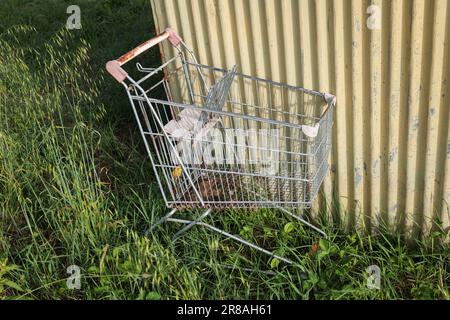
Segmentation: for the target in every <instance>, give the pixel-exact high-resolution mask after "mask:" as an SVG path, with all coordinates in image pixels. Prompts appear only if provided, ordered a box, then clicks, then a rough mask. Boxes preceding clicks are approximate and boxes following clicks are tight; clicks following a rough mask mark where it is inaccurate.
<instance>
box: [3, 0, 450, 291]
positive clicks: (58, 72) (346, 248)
mask: <svg viewBox="0 0 450 320" xmlns="http://www.w3.org/2000/svg"><path fill="white" fill-rule="evenodd" d="M147 2H148V1H144V0H143V1H135V2H123V1H106V0H105V1H100V2H97V4H96V5H92V6H91V7H89V6H85V7H83V8H82V14H84V15H88V16H89V17H91V18H94V17H99V18H98V19H99V20H100V21H98V22H92V21H91V20H87V21H88V22H87V23H91V27H90V28H95V26H97V25H98V26H97V28H99V29H89V27H84V28H85V29H86V28H87V29H88V31H83V32H85V33H82V34H81V35H80V33H76V32H70V31H67V30H65V29H64V28H61V27H62V26H58V25H57V24H56V27H55V28H54V30H53V32H50V33H49V34H46V35H45V36H43V35H42V33H41V32H40V31H39V30H36V29H34V28H33V26H24V25H19V24H16V23H14V22H15V21H10V24H11V26H8V27H4V28H3V29H0V30H1V31H2V33H1V35H0V62H1V63H0V102H1V105H0V299H1V298H30V299H42V298H45V299H53V298H56V299H64V298H67V299H86V298H93V299H94V298H95V299H119V298H123V299H173V298H189V299H199V298H206V299H212V298H219V299H223V298H266V299H271V298H273V299H298V298H303V299H342V298H344V299H357V298H360V299H368V298H378V299H383V298H387V299H395V298H431V299H449V298H450V296H449V289H448V288H449V283H450V272H449V271H450V270H449V247H448V243H443V242H441V241H437V239H441V238H442V237H445V236H446V235H445V233H444V231H442V232H436V233H434V234H433V235H432V236H431V238H429V239H428V240H427V241H426V243H425V242H418V243H416V246H414V247H408V246H407V245H406V244H405V242H404V241H403V240H402V239H401V237H400V236H397V235H389V234H387V233H384V232H381V233H379V234H378V235H377V236H370V235H361V234H356V233H355V234H343V233H341V232H340V231H339V229H338V228H336V226H333V225H332V224H331V223H329V222H328V221H326V220H324V221H323V222H322V224H323V226H322V227H323V228H325V229H327V231H328V233H329V234H330V235H331V236H330V239H329V240H323V239H322V240H320V239H319V238H318V236H317V234H315V233H314V232H311V231H310V230H307V229H304V228H303V227H302V226H301V225H299V224H297V223H295V222H293V221H292V220H291V219H289V218H287V217H285V216H283V215H282V214H281V213H280V212H276V211H272V210H260V211H258V212H257V213H255V212H253V213H251V212H244V211H232V210H230V211H228V212H226V213H221V214H219V215H218V216H217V217H216V218H215V219H214V221H213V222H214V223H215V224H217V225H222V226H224V227H225V228H227V229H229V230H231V231H232V232H233V233H236V234H240V235H241V236H242V237H244V238H247V239H249V240H251V241H255V242H258V243H260V244H262V245H264V246H265V247H268V248H274V249H276V250H277V253H279V254H282V255H285V256H287V257H289V258H290V259H292V260H294V261H295V264H294V265H293V266H286V265H283V264H277V263H275V262H276V261H275V262H274V261H273V260H270V259H268V258H267V257H266V256H264V255H261V254H259V253H257V252H255V251H252V250H249V249H247V248H244V247H241V246H239V245H237V244H236V243H233V242H230V241H226V240H224V239H223V238H221V237H220V236H218V235H214V234H211V233H208V232H207V231H205V230H202V229H197V228H194V229H193V230H192V231H190V232H189V233H188V234H186V235H185V236H183V237H182V238H181V239H180V240H179V241H178V242H176V243H172V242H171V241H170V236H171V235H172V234H173V232H174V231H176V230H177V228H179V227H180V226H174V225H165V226H162V227H161V228H158V229H157V230H156V231H155V232H154V233H152V234H150V235H149V236H148V237H145V236H143V233H144V230H145V229H146V228H147V226H148V225H150V224H151V223H152V222H154V221H156V219H158V217H160V216H161V215H162V214H164V213H165V210H166V209H165V208H164V205H163V202H162V199H161V197H160V195H159V190H158V189H157V186H156V184H155V183H154V178H153V177H152V172H151V166H150V163H149V161H148V160H147V159H146V156H145V152H144V150H143V148H142V144H141V143H140V140H139V135H138V134H137V132H136V131H135V129H134V128H135V126H134V122H133V119H132V118H131V112H128V111H129V108H128V104H127V101H126V99H125V97H123V99H122V98H120V96H117V95H116V93H115V92H119V93H122V94H124V93H123V92H122V91H121V89H122V88H121V87H119V86H117V84H115V83H114V82H113V81H112V80H110V79H109V78H105V77H104V73H103V72H100V71H99V70H100V68H103V64H104V62H105V61H107V60H109V59H110V58H112V57H114V56H115V55H114V54H116V52H115V51H114V50H115V49H112V51H113V52H112V51H110V50H105V48H104V46H106V45H104V46H102V45H99V43H98V42H102V41H103V40H104V39H105V37H106V36H107V35H106V36H105V34H102V33H101V32H97V31H99V30H100V29H101V30H102V31H103V29H102V28H105V27H104V26H105V25H107V26H111V27H112V26H115V25H120V28H124V26H122V25H121V24H120V23H118V21H117V20H118V19H125V18H124V17H123V16H120V15H119V16H118V15H117V14H116V11H114V10H109V11H108V8H114V6H118V7H121V6H122V7H123V8H128V9H129V10H128V11H127V10H125V11H127V12H131V13H130V14H136V15H137V16H139V17H141V16H148V15H149V14H150V13H149V11H147V13H145V11H144V12H141V11H142V10H143V8H145V9H146V10H149V8H148V7H147V5H146V3H147ZM5 3H6V4H5ZM5 3H4V4H3V5H4V6H8V5H9V6H14V5H17V4H18V3H19V2H18V1H15V0H11V1H6V2H5ZM37 3H38V4H39V5H40V6H41V7H40V8H38V10H40V11H38V12H40V14H45V10H46V8H47V10H48V8H49V6H50V5H52V4H55V3H54V2H52V1H37ZM58 3H59V5H60V6H61V7H64V5H65V3H64V2H62V4H61V2H58ZM33 8H34V7H33ZM88 8H90V9H88ZM105 8H106V9H105ZM116 8H117V7H116ZM123 8H122V9H123ZM30 10H31V9H30ZM33 10H34V9H33ZM0 11H1V10H0ZM48 14H49V16H48V19H51V16H50V14H51V13H48ZM0 15H1V14H0ZM17 19H18V20H20V19H21V18H20V17H18V18H17ZM129 19H130V20H131V19H133V17H129ZM135 20H136V21H137V20H138V19H135ZM3 21H5V20H3ZM89 21H91V22H89ZM19 22H23V21H19ZM63 22H64V20H63ZM35 24H36V25H37V26H38V27H42V25H45V22H43V21H40V20H39V19H38V21H36V23H35ZM141 24H142V25H144V24H145V25H146V26H148V21H147V22H145V23H144V22H141ZM14 25H15V26H14ZM85 26H86V25H85ZM135 30H141V31H142V33H143V34H146V35H147V36H148V33H147V31H145V28H143V27H142V28H141V29H139V28H137V29H136V28H135ZM110 32H112V31H110ZM114 32H117V30H115V31H114ZM130 37H137V36H136V35H130ZM86 39H87V40H86ZM127 41H130V42H132V41H131V40H130V39H128V40H127ZM136 43H138V41H136V42H135V43H134V44H136ZM30 44H32V45H30ZM115 45H116V46H118V45H117V43H115ZM127 45H128V44H126V43H125V44H123V48H118V49H117V51H119V49H121V51H123V50H126V49H128V48H129V46H128V47H127ZM118 47H120V46H118ZM117 53H120V52H117ZM152 63H153V64H157V63H158V61H157V60H156V59H155V60H154V61H152ZM116 97H117V98H116ZM127 114H129V117H128V118H127V116H126V115H127ZM263 226H264V227H263ZM373 264H376V265H378V266H379V267H380V268H381V290H374V289H369V288H368V287H367V278H368V274H367V271H366V269H367V267H368V266H369V265H373ZM70 265H78V266H79V267H80V269H81V273H82V279H81V289H80V290H71V289H68V287H67V285H66V278H67V277H68V276H69V275H68V274H67V273H66V270H67V267H68V266H70ZM242 268H251V269H255V271H250V272H249V271H243V270H242ZM258 270H259V271H258ZM266 270H269V271H271V273H265V272H260V271H266Z"/></svg>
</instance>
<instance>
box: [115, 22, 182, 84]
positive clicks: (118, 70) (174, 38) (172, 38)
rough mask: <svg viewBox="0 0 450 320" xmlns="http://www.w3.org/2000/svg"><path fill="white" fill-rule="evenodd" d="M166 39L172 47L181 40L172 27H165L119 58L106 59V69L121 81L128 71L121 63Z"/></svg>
mask: <svg viewBox="0 0 450 320" xmlns="http://www.w3.org/2000/svg"><path fill="white" fill-rule="evenodd" d="M166 39H168V40H169V42H170V43H171V44H172V45H173V46H174V47H176V46H178V45H179V44H180V43H181V42H182V40H181V38H180V36H179V35H178V34H177V33H176V32H175V31H174V30H173V29H172V28H166V29H165V30H164V32H163V33H161V34H159V35H157V36H156V37H154V38H152V39H150V40H147V41H145V42H144V43H142V44H140V45H138V46H137V47H136V48H134V49H132V50H130V51H128V52H127V53H125V54H124V55H122V56H121V57H120V58H118V59H116V60H111V61H108V62H107V63H106V70H107V71H108V72H109V73H110V74H111V75H112V76H113V77H114V79H116V80H117V81H118V82H120V83H122V82H123V81H124V80H125V79H126V78H127V76H128V73H127V72H126V71H125V70H124V69H123V68H122V65H124V64H125V63H127V62H128V61H130V60H132V59H134V58H135V57H137V56H138V55H140V54H141V53H143V52H145V51H147V50H148V49H150V48H152V47H154V46H155V45H157V44H159V43H160V42H162V41H164V40H166Z"/></svg>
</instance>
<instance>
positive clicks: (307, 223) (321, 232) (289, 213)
mask: <svg viewBox="0 0 450 320" xmlns="http://www.w3.org/2000/svg"><path fill="white" fill-rule="evenodd" d="M276 208H277V209H280V210H281V211H283V212H284V213H286V214H288V215H290V216H291V217H293V218H295V219H297V220H298V221H300V222H301V223H303V224H306V225H307V226H308V227H310V228H311V229H314V230H316V231H317V232H319V233H320V234H321V235H323V236H324V237H325V238H328V236H327V234H326V233H325V232H324V231H322V230H321V229H319V228H317V227H316V226H314V225H313V224H311V223H309V222H308V221H306V220H305V219H303V218H301V217H299V216H297V215H295V214H293V213H292V212H290V211H289V210H286V209H285V208H283V207H279V206H276Z"/></svg>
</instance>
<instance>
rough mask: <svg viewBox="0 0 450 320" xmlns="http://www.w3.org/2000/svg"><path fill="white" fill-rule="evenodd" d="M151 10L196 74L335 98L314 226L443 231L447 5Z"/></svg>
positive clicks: (341, 0) (168, 6)
mask: <svg viewBox="0 0 450 320" xmlns="http://www.w3.org/2000/svg"><path fill="white" fill-rule="evenodd" d="M151 1H152V7H153V15H154V18H155V23H156V27H157V30H159V31H161V30H163V29H164V28H165V27H167V26H171V27H173V28H174V29H175V30H177V31H178V33H179V34H180V35H181V37H182V38H183V39H184V41H185V42H186V44H187V45H188V46H190V47H191V48H192V49H193V50H194V52H195V53H196V55H197V57H198V59H199V62H200V63H204V64H209V65H215V66H218V67H224V68H230V67H231V66H232V65H233V64H237V65H238V66H239V68H240V70H241V71H242V72H244V73H249V74H252V75H255V76H259V77H263V78H270V79H273V80H275V81H282V82H287V83H289V84H293V85H299V86H303V87H306V88H310V89H315V90H320V91H327V92H331V93H334V94H336V96H337V101H338V102H337V107H336V112H335V119H334V128H333V151H332V155H331V157H330V164H331V166H330V174H329V175H328V176H327V178H326V181H325V182H324V185H323V187H322V191H321V193H320V195H319V197H318V200H317V202H316V204H315V205H314V207H313V214H318V213H320V212H326V213H332V214H333V217H335V219H340V220H341V221H342V222H344V224H345V225H347V226H348V227H354V226H357V227H364V228H367V229H368V230H370V229H372V228H376V227H377V226H378V225H379V223H380V222H381V221H384V222H385V223H386V224H387V225H388V226H389V227H390V228H391V229H393V230H394V229H400V230H402V229H405V228H406V230H410V231H413V234H416V233H419V232H421V231H422V232H425V233H428V232H429V231H430V230H432V228H433V221H434V219H439V220H441V221H442V222H443V224H444V227H450V218H449V215H450V212H449V211H450V209H449V202H450V130H449V122H450V118H449V117H450V114H449V108H450V98H449V95H450V79H449V76H450V49H449V43H450V1H447V0H371V1H369V0H315V1H314V0H298V1H296V0H281V1H279V0H235V1H229V0H151ZM374 18H379V19H380V20H379V22H380V28H377V25H376V22H377V21H375V20H371V19H374ZM374 21H375V26H374V27H371V28H369V24H370V23H373V22H374ZM164 51H165V52H169V53H170V54H172V52H173V51H172V49H171V48H170V46H164ZM245 86H246V84H245V83H243V84H241V90H242V92H243V94H245V95H247V96H246V97H245V99H247V100H248V101H251V99H253V95H252V90H257V89H255V88H246V87H245ZM279 99H282V97H281V95H280V97H279ZM276 103H282V101H278V102H276Z"/></svg>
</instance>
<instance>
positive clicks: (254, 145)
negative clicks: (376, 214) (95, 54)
mask: <svg viewBox="0 0 450 320" xmlns="http://www.w3.org/2000/svg"><path fill="white" fill-rule="evenodd" d="M166 39H167V40H168V41H170V43H171V44H172V46H173V52H174V55H173V57H171V58H168V59H166V61H165V62H164V63H163V64H162V65H161V66H159V67H158V68H152V69H150V68H143V67H142V66H141V65H140V64H137V69H138V70H139V71H140V72H142V73H143V75H142V77H140V78H139V79H138V80H135V79H133V78H132V77H131V76H130V75H129V74H128V73H127V72H125V70H124V69H122V67H121V66H122V65H123V64H125V63H126V62H128V61H130V60H131V59H133V58H134V57H136V56H137V55H139V54H141V53H142V52H144V51H146V50H148V49H149V48H151V47H153V46H155V45H156V44H159V43H160V42H162V41H164V40H166ZM236 69H237V68H236V67H233V68H232V69H231V70H224V69H220V68H215V67H211V66H206V65H202V64H199V63H198V62H197V60H196V59H195V56H194V54H193V52H192V51H191V50H189V49H188V47H187V46H186V45H185V44H184V43H183V41H182V40H181V38H180V37H179V36H178V35H177V34H176V33H175V32H174V31H173V30H172V29H170V28H168V29H166V31H165V32H164V33H162V34H161V35H159V36H157V37H156V38H153V39H151V40H149V41H147V42H145V43H144V44H142V45H140V46H138V47H137V48H135V49H133V50H132V51H130V52H128V53H127V54H125V55H123V56H122V57H120V58H119V59H117V60H113V61H110V62H108V64H107V70H108V71H109V72H110V74H111V75H112V76H113V77H115V78H116V79H117V80H118V81H119V82H120V83H122V84H123V86H124V87H125V89H126V92H127V94H128V97H129V100H130V103H131V105H132V108H133V112H134V114H135V117H136V119H137V123H138V126H139V130H140V133H141V135H142V138H143V140H144V143H145V146H146V148H147V151H148V154H149V157H150V160H151V163H152V166H153V169H154V173H155V177H156V180H157V183H158V185H159V187H160V189H161V193H162V196H163V198H164V201H165V203H166V205H167V207H169V208H173V210H172V211H171V212H169V214H167V215H166V216H165V217H163V218H162V219H161V220H160V221H159V222H157V223H156V224H155V225H154V226H156V225H158V224H160V223H162V222H164V221H175V222H179V223H184V224H186V226H185V227H184V228H182V229H181V230H180V231H179V232H178V233H177V234H176V235H175V236H176V237H177V236H179V235H180V234H181V233H183V232H184V231H186V230H188V229H189V228H191V227H193V226H194V225H203V226H206V227H208V228H209V229H211V230H213V231H217V232H219V233H221V234H223V235H227V236H229V237H232V238H233V239H235V240H238V241H240V242H242V243H245V244H247V245H250V246H252V247H254V248H256V249H258V250H260V251H263V252H265V253H268V254H270V255H272V256H275V255H274V254H272V253H271V252H269V251H267V250H265V249H263V248H261V247H259V246H256V245H253V244H250V243H249V242H247V241H245V240H243V239H241V238H239V237H236V236H233V235H231V234H229V233H227V232H225V231H223V230H219V229H217V228H215V227H213V226H211V225H208V224H206V223H203V222H201V220H202V219H203V218H204V217H206V216H207V215H209V214H210V213H211V209H216V208H227V207H234V208H236V207H241V208H262V207H264V208H268V207H270V208H278V209H280V210H282V211H284V212H286V213H288V214H289V215H291V216H293V217H295V218H296V219H298V220H300V221H301V222H303V223H306V224H307V225H309V226H310V227H312V228H314V229H315V230H317V231H319V232H320V233H322V234H323V235H325V233H324V232H323V231H322V230H320V229H318V228H316V227H315V226H313V225H312V224H310V223H309V222H307V221H305V220H304V219H303V218H301V217H300V216H297V215H294V214H293V213H291V212H290V211H289V210H287V209H288V208H309V207H311V204H312V201H313V199H314V197H315V196H316V195H317V193H318V191H319V187H320V185H321V183H322V181H323V179H324V177H325V175H326V173H327V169H328V155H329V153H330V148H331V132H332V125H333V109H334V106H335V103H336V98H335V97H334V96H333V95H331V94H327V93H321V92H317V91H314V90H307V89H304V88H300V87H295V86H291V85H287V84H283V83H278V82H274V81H271V80H266V79H261V78H257V77H253V76H249V75H245V74H241V73H238V72H237V71H236ZM161 89H162V90H161ZM161 91H162V92H163V93H164V94H163V95H164V96H165V97H166V98H165V99H161V98H158V96H161ZM193 207H197V208H205V209H206V211H205V212H204V213H203V214H202V215H200V216H199V217H198V218H197V219H195V220H192V221H188V220H181V219H175V218H172V216H173V214H174V213H175V212H176V210H180V209H184V208H193ZM154 226H153V227H152V228H154ZM275 257H277V258H279V259H281V260H283V261H286V262H291V261H290V260H288V259H285V258H282V257H278V256H275Z"/></svg>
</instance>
